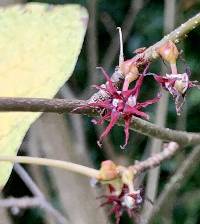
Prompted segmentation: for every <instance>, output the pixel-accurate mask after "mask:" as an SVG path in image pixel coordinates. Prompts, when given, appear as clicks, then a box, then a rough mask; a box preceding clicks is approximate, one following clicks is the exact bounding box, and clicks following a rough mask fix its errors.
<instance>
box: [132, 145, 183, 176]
mask: <svg viewBox="0 0 200 224" xmlns="http://www.w3.org/2000/svg"><path fill="white" fill-rule="evenodd" d="M179 149H180V146H179V145H178V144H177V143H176V142H170V143H169V144H168V145H167V146H166V147H164V149H163V151H162V152H159V153H156V154H154V155H152V156H150V157H149V158H147V159H146V160H144V161H141V162H136V164H135V165H133V166H131V168H132V169H133V170H134V171H135V172H136V173H141V172H144V171H146V170H149V169H152V168H154V167H157V166H159V165H160V164H161V163H162V162H163V161H165V160H167V159H169V158H171V157H172V156H174V154H175V153H176V152H177V151H178V150H179Z"/></svg>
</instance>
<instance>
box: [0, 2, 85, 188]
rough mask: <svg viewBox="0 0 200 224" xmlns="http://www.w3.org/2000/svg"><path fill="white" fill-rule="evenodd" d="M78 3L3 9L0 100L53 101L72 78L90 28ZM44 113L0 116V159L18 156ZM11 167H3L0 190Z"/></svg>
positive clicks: (0, 168) (0, 167)
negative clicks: (29, 133) (41, 98)
mask: <svg viewBox="0 0 200 224" xmlns="http://www.w3.org/2000/svg"><path fill="white" fill-rule="evenodd" d="M87 19H88V16H87V12H86V10H85V9H84V8H82V7H81V6H79V5H62V6H50V5H47V4H41V3H30V4H26V5H20V6H19V5H17V6H12V7H8V8H2V9H0V96H1V97H43V98H52V97H53V96H54V95H55V94H56V92H57V91H58V90H59V88H60V87H61V86H62V85H63V84H64V83H65V82H66V81H67V79H68V78H69V77H70V76H71V74H72V72H73V69H74V66H75V64H76V61H77V58H78V55H79V52H80V49H81V46H82V42H83V39H84V35H85V31H86V26H87ZM40 115H41V113H32V112H31V113H27V112H10V113H0V155H16V154H17V151H18V149H19V147H20V144H21V142H22V140H23V138H24V136H25V134H26V132H27V130H28V128H29V127H30V125H31V124H32V123H33V122H34V121H35V120H36V119H37V118H38V117H39V116H40ZM11 170H12V164H9V163H6V162H1V163H0V188H3V187H4V185H5V183H6V182H7V179H8V178H9V175H10V172H11Z"/></svg>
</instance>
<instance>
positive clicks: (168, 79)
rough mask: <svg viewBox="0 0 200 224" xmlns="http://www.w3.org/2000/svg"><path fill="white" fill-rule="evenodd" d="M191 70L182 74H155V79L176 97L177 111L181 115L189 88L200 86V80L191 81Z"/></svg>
mask: <svg viewBox="0 0 200 224" xmlns="http://www.w3.org/2000/svg"><path fill="white" fill-rule="evenodd" d="M189 77H190V74H189V72H185V73H182V74H166V76H160V75H154V78H155V80H156V81H157V82H158V83H159V84H160V85H161V86H162V87H163V88H164V89H165V90H167V91H169V92H170V94H171V95H172V96H173V98H174V99H175V105H176V112H177V114H178V115H180V112H181V110H182V106H183V104H184V101H185V95H186V92H187V90H188V89H190V88H192V87H197V88H200V84H199V83H198V81H190V80H189Z"/></svg>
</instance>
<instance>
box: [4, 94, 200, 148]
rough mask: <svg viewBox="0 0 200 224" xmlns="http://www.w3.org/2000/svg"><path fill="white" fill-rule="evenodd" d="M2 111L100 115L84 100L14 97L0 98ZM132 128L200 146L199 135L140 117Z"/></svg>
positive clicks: (158, 136)
mask: <svg viewBox="0 0 200 224" xmlns="http://www.w3.org/2000/svg"><path fill="white" fill-rule="evenodd" d="M0 111H27V112H28V111H29V112H30V111H31V112H56V113H64V112H72V113H77V114H86V115H88V116H97V115H98V114H99V112H98V111H97V109H96V108H94V107H88V104H87V101H83V100H65V99H42V98H12V97H1V98H0ZM118 125H123V122H122V121H120V122H119V123H118ZM130 128H131V129H132V130H134V131H136V132H139V133H141V134H143V135H147V136H150V137H155V138H159V139H162V140H165V141H174V142H177V143H180V144H183V145H189V144H200V134H198V133H192V132H185V131H175V130H172V129H169V128H161V127H159V126H157V125H155V124H152V123H150V122H147V121H145V120H142V119H140V118H138V117H133V118H132V124H131V127H130Z"/></svg>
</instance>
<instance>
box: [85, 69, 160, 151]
mask: <svg viewBox="0 0 200 224" xmlns="http://www.w3.org/2000/svg"><path fill="white" fill-rule="evenodd" d="M100 69H101V70H102V73H103V74H104V76H105V78H106V80H107V84H106V85H105V87H102V86H95V87H96V88H97V89H101V90H104V91H106V92H107V93H108V95H109V99H107V100H104V101H99V102H94V103H89V106H93V107H98V108H100V109H105V114H104V115H103V116H102V117H101V118H100V119H99V120H94V119H93V122H94V123H95V124H98V125H101V124H102V123H103V122H104V121H105V120H110V123H109V125H108V126H107V127H106V129H105V130H104V132H103V133H102V134H101V136H100V139H99V141H98V145H99V146H101V142H102V140H103V139H104V138H105V137H106V136H107V135H108V133H109V132H110V131H111V129H112V128H113V126H114V125H115V124H116V123H117V121H118V120H119V118H120V117H122V118H123V119H124V122H125V127H124V132H125V144H124V145H123V146H121V148H123V149H124V148H125V146H126V145H127V143H128V139H129V127H130V124H131V120H132V116H138V117H142V118H145V119H149V116H148V114H146V113H145V112H143V111H141V109H142V108H145V107H147V106H149V105H151V104H154V103H156V102H158V100H159V99H160V95H159V96H157V97H156V98H154V99H151V100H147V101H145V102H142V103H140V102H138V101H137V98H138V95H139V92H140V89H141V86H142V83H143V79H144V76H145V72H144V74H142V75H140V76H139V78H138V79H137V81H136V84H135V87H134V88H132V89H128V90H126V91H119V90H117V88H116V87H115V85H114V84H113V83H112V81H111V79H110V77H109V76H108V75H107V73H106V72H105V71H104V69H103V68H100Z"/></svg>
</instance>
